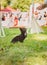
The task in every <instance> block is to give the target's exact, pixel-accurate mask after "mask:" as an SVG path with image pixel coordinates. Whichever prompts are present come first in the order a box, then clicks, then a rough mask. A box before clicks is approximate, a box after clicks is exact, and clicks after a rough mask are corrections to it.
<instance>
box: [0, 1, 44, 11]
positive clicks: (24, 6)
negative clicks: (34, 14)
mask: <svg viewBox="0 0 47 65" xmlns="http://www.w3.org/2000/svg"><path fill="white" fill-rule="evenodd" d="M32 1H33V0H1V3H2V6H4V7H6V6H7V5H10V6H11V7H12V8H14V9H16V8H19V9H20V10H21V11H27V10H29V7H30V4H31V3H32ZM34 2H43V0H34Z"/></svg>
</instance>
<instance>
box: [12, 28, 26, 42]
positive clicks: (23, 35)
mask: <svg viewBox="0 0 47 65" xmlns="http://www.w3.org/2000/svg"><path fill="white" fill-rule="evenodd" d="M19 29H20V32H21V34H20V35H18V36H16V37H14V38H13V39H12V41H11V42H12V43H15V42H23V41H24V39H25V38H26V37H27V32H26V28H19Z"/></svg>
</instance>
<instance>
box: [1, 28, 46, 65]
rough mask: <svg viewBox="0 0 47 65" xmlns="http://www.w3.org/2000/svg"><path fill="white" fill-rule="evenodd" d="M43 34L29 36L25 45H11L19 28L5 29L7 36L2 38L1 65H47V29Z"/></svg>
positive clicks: (18, 32)
mask: <svg viewBox="0 0 47 65" xmlns="http://www.w3.org/2000/svg"><path fill="white" fill-rule="evenodd" d="M42 28H43V31H44V32H43V33H40V34H28V35H27V38H26V39H25V40H24V42H23V43H20V42H17V43H15V44H13V43H11V40H12V38H13V37H15V36H16V35H19V34H20V30H19V29H18V28H13V29H7V28H6V29H5V34H6V36H5V37H4V38H0V65H47V27H42Z"/></svg>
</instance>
